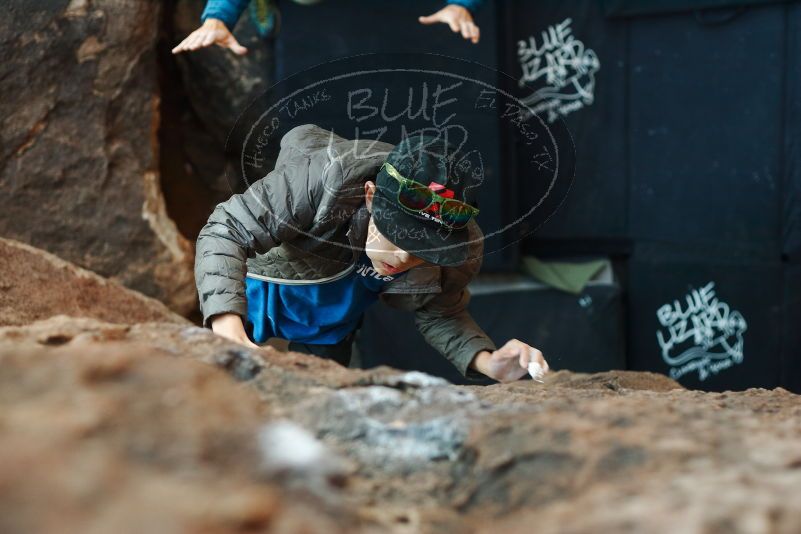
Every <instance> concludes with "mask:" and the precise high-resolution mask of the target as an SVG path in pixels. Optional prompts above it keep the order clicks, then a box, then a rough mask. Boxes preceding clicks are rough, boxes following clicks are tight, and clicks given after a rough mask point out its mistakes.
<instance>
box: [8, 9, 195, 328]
mask: <svg viewBox="0 0 801 534" xmlns="http://www.w3.org/2000/svg"><path fill="white" fill-rule="evenodd" d="M160 6H161V2H158V1H156V0H141V1H135V2H133V1H125V2H120V1H115V0H91V1H90V0H70V1H67V0H61V1H57V0H49V1H47V2H33V3H31V2H25V1H23V0H11V1H10V2H5V3H4V5H3V8H4V9H3V11H4V16H3V18H2V20H0V35H2V36H3V39H2V42H1V43H0V54H2V57H3V61H2V63H0V116H1V117H3V129H2V132H1V133H0V136H2V141H1V142H0V212H2V213H3V216H2V217H0V235H2V236H4V237H9V238H13V239H17V240H20V241H23V242H25V243H29V244H31V245H34V246H36V247H39V248H43V249H45V250H47V251H49V252H52V253H54V254H56V255H58V256H59V257H62V258H64V259H66V260H69V261H71V262H73V263H76V264H77V265H80V266H81V267H84V268H87V269H90V270H92V271H94V272H97V273H99V274H101V275H103V276H106V277H110V278H112V279H114V280H117V281H119V282H121V283H122V284H124V285H126V286H127V287H131V288H134V289H137V290H139V291H141V292H143V293H145V294H147V295H149V296H151V297H155V298H158V299H159V300H161V301H163V302H165V303H166V304H167V305H168V306H169V307H170V308H172V309H173V310H175V311H176V312H178V313H180V314H186V313H189V312H190V311H192V310H195V309H196V308H197V304H196V302H197V299H196V296H195V289H194V281H193V276H192V262H193V253H192V247H191V245H190V243H188V242H187V241H186V240H185V239H184V238H183V237H182V236H181V235H180V233H179V232H178V231H177V229H176V226H175V224H173V222H172V220H171V219H170V218H169V217H168V216H167V213H166V209H165V204H164V199H163V196H162V193H161V188H160V176H159V149H158V142H157V140H158V139H157V133H158V129H159V105H160V104H159V91H158V84H157V72H158V71H157V68H156V54H155V43H156V37H157V33H158V28H159V22H160V12H161V9H160Z"/></svg>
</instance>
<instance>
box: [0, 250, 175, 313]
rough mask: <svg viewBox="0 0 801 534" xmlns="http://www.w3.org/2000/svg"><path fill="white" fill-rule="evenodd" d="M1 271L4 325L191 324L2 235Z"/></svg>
mask: <svg viewBox="0 0 801 534" xmlns="http://www.w3.org/2000/svg"><path fill="white" fill-rule="evenodd" d="M0 273H2V278H0V326H9V325H22V324H27V323H31V322H33V321H38V320H40V319H46V318H48V317H52V316H54V315H69V316H73V317H94V318H96V319H100V320H103V321H106V322H110V323H139V322H146V321H165V322H173V323H182V324H186V323H187V321H186V319H183V318H182V317H180V316H178V315H176V314H175V313H173V312H171V311H170V310H169V309H168V308H167V307H166V306H164V304H162V303H161V302H159V301H157V300H155V299H152V298H148V297H145V296H144V295H142V294H140V293H137V292H136V291H131V290H129V289H126V288H124V287H122V286H121V285H120V284H118V283H116V282H112V281H110V280H107V279H105V278H102V277H100V276H98V275H96V274H94V273H92V272H89V271H87V270H85V269H81V268H80V267H76V266H75V265H73V264H71V263H69V262H66V261H64V260H62V259H60V258H58V257H56V256H54V255H52V254H49V253H47V252H45V251H43V250H40V249H37V248H34V247H31V246H28V245H25V244H23V243H20V242H18V241H13V240H10V239H3V238H0Z"/></svg>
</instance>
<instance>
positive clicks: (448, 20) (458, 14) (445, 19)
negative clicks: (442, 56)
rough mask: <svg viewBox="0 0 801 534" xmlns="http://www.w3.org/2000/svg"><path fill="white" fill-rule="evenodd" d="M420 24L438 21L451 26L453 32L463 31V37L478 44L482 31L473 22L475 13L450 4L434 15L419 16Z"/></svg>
mask: <svg viewBox="0 0 801 534" xmlns="http://www.w3.org/2000/svg"><path fill="white" fill-rule="evenodd" d="M417 20H419V21H420V24H426V25H428V24H437V23H438V22H441V23H444V24H447V25H448V26H450V28H451V30H452V31H453V33H461V34H462V37H464V38H465V39H467V40H469V41H471V42H472V43H473V44H476V43H477V42H478V40H479V38H480V37H481V31H480V30H479V29H478V26H476V23H475V22H473V15H471V14H470V11H468V10H467V8H465V7H462V6H457V5H455V4H449V5H447V6H445V7H443V8H442V9H440V10H439V11H437V12H436V13H434V14H433V15H428V16H427V17H419V18H418V19H417Z"/></svg>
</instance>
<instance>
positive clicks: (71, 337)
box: [0, 317, 801, 533]
mask: <svg viewBox="0 0 801 534" xmlns="http://www.w3.org/2000/svg"><path fill="white" fill-rule="evenodd" d="M201 362H202V363H201ZM214 367H217V368H219V369H214ZM0 368H2V369H4V372H3V373H0V428H2V429H3V432H2V435H3V440H2V445H0V457H2V458H3V460H4V461H3V462H0V518H2V519H0V530H3V531H4V532H5V531H9V532H26V531H34V530H36V531H48V530H58V529H60V530H62V531H64V530H67V531H115V532H117V531H120V532H126V531H130V530H133V529H134V528H136V527H138V526H140V525H158V526H159V527H160V528H157V530H159V529H160V531H166V532H171V531H210V532H236V531H245V530H247V531H255V532H267V531H283V530H293V531H294V530H295V529H304V531H307V532H328V531H336V530H337V529H339V530H344V531H348V532H370V531H382V532H387V531H390V532H483V531H488V532H489V531H491V532H531V531H536V532H586V533H595V532H664V533H668V532H670V533H672V532H710V533H717V532H720V533H729V532H744V533H745V532H766V533H767V532H779V533H783V532H787V533H791V532H797V527H798V525H799V524H801V497H799V495H801V467H800V466H801V448H799V446H798V443H799V442H801V403H799V400H801V398H799V397H798V396H796V395H793V394H791V393H788V392H786V391H784V390H781V389H779V390H775V391H766V390H749V391H746V392H740V393H701V392H694V391H687V390H684V389H682V388H681V387H680V386H678V385H677V384H676V383H675V382H673V381H671V380H669V379H667V378H665V377H661V376H658V375H653V374H643V373H631V372H609V373H600V374H595V375H580V374H573V373H569V372H565V371H562V372H559V373H554V374H552V375H551V376H549V377H548V378H547V379H546V381H545V383H544V384H537V383H535V382H532V381H521V382H517V383H514V384H507V385H496V386H490V387H456V386H452V385H449V384H447V383H444V382H443V381H441V380H439V379H436V378H433V377H430V376H427V375H423V374H420V373H399V372H397V371H394V370H391V369H387V368H379V369H374V370H367V371H365V370H349V369H344V368H342V367H339V366H338V365H336V364H334V363H331V362H326V361H322V360H319V359H317V358H314V357H311V356H305V355H299V354H294V353H280V352H277V351H274V350H266V349H265V350H250V349H247V348H244V347H242V346H239V345H236V344H232V343H229V342H227V341H225V340H223V339H221V338H219V337H216V336H214V335H213V334H211V333H210V332H209V331H208V330H204V329H201V328H197V327H193V326H184V325H178V324H168V323H146V324H139V325H113V324H109V323H103V322H99V321H96V320H92V319H75V318H65V317H56V318H52V319H49V320H47V321H41V322H37V323H34V324H31V325H28V326H22V327H6V328H0ZM220 370H224V371H225V372H227V373H228V374H229V375H230V377H232V378H229V377H226V376H225V373H223V372H222V371H220ZM287 421H291V422H292V423H289V422H287ZM304 429H305V430H304ZM44 503H47V505H46V506H45V505H44ZM100 510H102V513H100V512H99V511H100ZM165 525H166V527H164V526H165ZM154 528H156V527H154Z"/></svg>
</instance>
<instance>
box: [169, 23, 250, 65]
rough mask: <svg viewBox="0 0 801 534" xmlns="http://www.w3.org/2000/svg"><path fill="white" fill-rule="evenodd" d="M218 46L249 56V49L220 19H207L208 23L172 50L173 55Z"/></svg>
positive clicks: (239, 54)
mask: <svg viewBox="0 0 801 534" xmlns="http://www.w3.org/2000/svg"><path fill="white" fill-rule="evenodd" d="M213 44H216V45H217V46H221V47H223V48H227V49H229V50H231V51H232V52H233V53H234V54H236V55H238V56H242V55H244V54H247V52H248V49H247V48H245V47H244V46H242V45H241V44H239V42H238V41H237V40H236V38H235V37H234V35H233V34H232V33H231V32H230V31H229V30H228V27H227V26H226V25H225V23H223V21H221V20H218V19H206V22H204V23H203V25H202V26H201V27H200V28H198V29H197V30H195V31H193V32H192V33H190V34H189V36H188V37H187V38H186V39H184V40H183V41H181V44H179V45H178V46H176V47H175V48H173V49H172V53H173V54H179V53H181V52H187V51H191V50H197V49H198V48H205V47H207V46H211V45H213Z"/></svg>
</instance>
